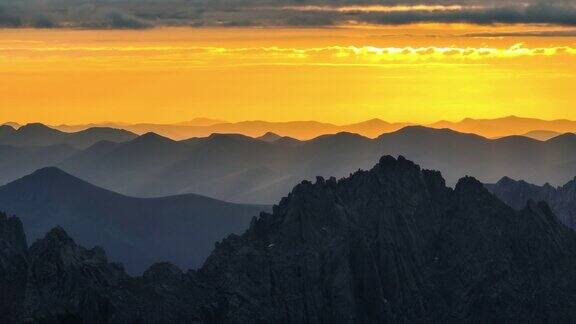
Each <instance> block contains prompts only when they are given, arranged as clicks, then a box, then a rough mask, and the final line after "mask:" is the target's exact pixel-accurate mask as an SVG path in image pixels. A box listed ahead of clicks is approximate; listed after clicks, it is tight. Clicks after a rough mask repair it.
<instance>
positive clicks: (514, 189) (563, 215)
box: [486, 177, 576, 229]
mask: <svg viewBox="0 0 576 324" xmlns="http://www.w3.org/2000/svg"><path fill="white" fill-rule="evenodd" d="M486 188H488V190H490V191H491V192H493V193H494V194H495V195H496V196H498V198H500V199H501V200H502V201H504V202H506V203H507V204H509V205H510V206H512V207H513V208H515V209H521V208H523V206H525V205H526V203H527V202H528V201H529V200H535V201H545V202H546V203H547V204H548V205H550V207H551V208H552V210H553V211H554V213H555V214H556V215H557V216H558V217H559V218H560V221H561V222H562V223H564V224H565V225H566V226H568V227H570V228H572V229H576V178H574V180H572V181H570V182H568V183H566V184H565V185H564V186H561V187H552V186H551V185H549V184H545V185H543V186H537V185H534V184H530V183H528V182H526V181H523V180H520V181H516V180H512V179H510V178H508V177H504V178H502V179H501V180H500V181H498V182H497V183H496V184H487V185H486Z"/></svg>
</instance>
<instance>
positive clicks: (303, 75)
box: [0, 25, 576, 123]
mask: <svg viewBox="0 0 576 324" xmlns="http://www.w3.org/2000/svg"><path fill="white" fill-rule="evenodd" d="M445 27H446V26H434V25H430V26H412V27H407V28H392V27H390V28H377V29H376V28H359V29H331V30H326V29H272V30H270V29H250V28H245V29H241V28H240V29H231V30H230V29H226V30H225V29H197V30H191V29H159V30H149V31H108V32H96V31H72V30H70V31H49V30H44V31H14V30H13V31H3V32H0V71H2V74H3V77H2V79H0V98H2V99H1V100H2V102H0V107H1V108H0V114H1V115H3V116H4V115H6V114H8V113H10V114H9V116H11V117H10V118H12V119H16V120H19V121H31V120H45V121H49V122H52V123H60V122H72V123H74V122H89V121H99V120H111V119H112V120H118V121H153V122H171V121H179V120H184V119H189V118H192V117H195V116H208V117H213V118H221V119H226V120H241V119H268V120H301V119H318V120H325V121H332V122H338V123H346V122H353V121H358V120H362V119H369V118H373V117H380V118H383V119H387V120H391V121H416V122H421V121H424V122H425V121H434V120H437V119H459V118H463V117H495V116H501V115H505V114H519V115H529V116H536V117H542V118H558V117H566V118H576V113H575V112H574V110H573V109H572V107H573V103H572V102H571V101H572V100H571V99H570V98H571V93H572V91H573V90H572V89H571V88H572V85H573V84H574V82H575V81H576V72H575V71H576V64H575V63H574V62H575V61H576V41H575V40H574V38H571V37H534V36H530V37H499V36H497V32H500V31H501V30H499V29H498V28H495V27H475V28H471V27H467V26H449V27H447V28H445ZM518 29H519V27H514V28H507V29H506V30H505V31H507V32H508V31H510V30H512V31H513V32H517V31H518ZM549 30H550V27H542V28H538V30H537V31H549ZM480 32H481V33H490V35H492V34H494V36H490V37H469V36H463V35H465V34H469V33H480ZM408 34H409V35H408Z"/></svg>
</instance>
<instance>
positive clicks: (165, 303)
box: [0, 156, 576, 323]
mask: <svg viewBox="0 0 576 324" xmlns="http://www.w3.org/2000/svg"><path fill="white" fill-rule="evenodd" d="M0 208H1V205H0ZM6 222H9V221H8V220H7V218H6V217H3V218H0V229H1V228H6V226H5V225H4V223H6ZM10 222H12V223H17V221H16V220H13V219H10ZM13 227H14V226H13ZM19 228H20V230H19ZM13 231H16V232H18V233H17V234H15V235H12V236H7V235H5V234H4V233H5V231H0V233H2V236H0V240H3V241H6V242H9V244H7V245H8V246H18V245H19V244H17V243H15V242H22V241H24V242H25V240H22V239H21V238H20V239H13V238H14V237H21V236H23V233H22V231H21V226H15V229H14V230H13ZM5 245H6V244H5ZM5 251H6V250H5V249H4V250H1V251H0V260H21V259H22V258H24V259H25V260H26V261H27V262H26V265H25V269H26V273H27V274H28V276H27V278H34V280H33V281H29V283H28V285H26V288H25V291H24V292H23V293H22V290H21V285H19V284H20V281H11V282H10V284H11V285H12V286H10V287H9V288H10V289H13V291H15V292H17V293H18V294H20V295H22V296H24V297H23V300H24V302H23V306H22V307H21V308H19V307H12V308H6V309H8V310H11V311H12V313H10V314H11V315H10V316H12V318H22V316H24V317H25V318H29V319H34V320H36V321H42V320H44V321H50V320H56V319H57V320H62V319H64V318H68V319H70V318H72V319H76V320H82V319H84V320H88V319H98V320H97V321H99V322H113V323H126V322H149V323H159V322H166V321H168V322H198V323H223V322H225V323H270V322H276V323H303V322H305V323H384V322H397V323H398V322H400V323H403V322H405V323H408V322H433V323H445V322H455V321H466V322H520V321H522V322H549V321H560V322H565V321H568V320H570V319H573V318H576V307H574V306H576V297H574V296H576V294H575V293H576V274H574V272H573V271H571V270H572V269H573V268H574V266H576V234H575V233H574V232H573V231H571V230H569V229H568V228H566V227H565V226H564V225H562V224H561V223H560V222H559V221H558V220H557V218H556V216H555V215H554V214H553V213H552V212H551V210H550V209H549V208H548V206H547V205H546V204H543V203H535V202H532V201H530V202H529V203H528V204H527V205H526V206H525V207H524V208H523V209H522V210H520V211H515V210H514V209H512V208H511V207H509V206H508V205H506V204H505V203H503V202H502V201H500V200H499V199H498V198H496V197H495V196H494V195H493V194H491V193H490V192H489V191H487V190H486V189H485V188H484V186H483V185H482V184H481V183H480V182H479V181H477V180H476V179H474V178H471V177H466V178H462V179H461V180H459V181H458V183H457V185H456V186H455V188H454V189H451V188H449V187H447V186H446V184H445V181H444V179H443V178H442V176H441V175H440V173H439V172H436V171H429V170H422V169H420V167H419V166H417V165H416V164H414V163H413V162H410V161H408V160H406V159H404V158H402V157H399V158H398V159H395V158H392V157H389V156H385V157H383V158H381V159H380V161H379V163H378V164H377V165H376V166H375V167H373V168H372V169H370V170H368V171H357V172H355V173H354V174H352V175H351V176H350V177H348V178H344V179H341V180H336V179H334V178H330V179H324V178H321V177H319V178H317V180H316V182H314V183H312V182H310V181H304V182H302V183H301V184H299V185H297V186H296V187H295V188H294V189H293V190H292V192H291V193H290V194H289V195H288V196H287V197H285V198H283V199H282V200H281V201H280V203H279V204H278V205H277V206H274V208H273V211H272V213H261V214H260V216H259V217H257V218H254V219H253V221H252V223H251V225H250V228H249V229H248V230H247V231H246V232H245V233H244V234H242V235H230V236H229V237H227V238H226V239H224V240H223V241H222V242H221V243H219V244H217V246H216V248H215V250H214V251H213V252H212V254H211V256H210V257H209V258H208V260H207V261H206V262H205V264H204V265H203V266H202V267H201V268H200V269H198V270H197V271H188V272H182V271H180V270H179V269H178V268H176V267H174V266H172V265H170V264H168V263H161V264H156V265H154V266H152V267H151V268H150V269H149V270H147V271H146V272H145V274H144V275H143V276H141V277H136V278H132V277H129V276H127V275H125V273H124V272H123V271H122V269H121V268H119V267H118V266H116V265H114V264H110V263H108V262H107V261H106V258H105V257H104V255H103V253H102V251H101V250H99V249H95V250H86V249H83V248H80V247H78V246H77V245H76V244H75V243H73V241H72V240H71V239H69V238H68V237H67V235H65V232H64V231H62V230H61V229H56V230H54V231H52V232H50V233H49V234H48V235H47V236H46V237H45V238H44V239H41V240H40V241H38V242H36V243H34V244H33V245H32V247H31V248H30V249H28V250H27V253H19V251H20V250H18V249H8V251H9V252H10V251H15V252H10V253H8V255H16V256H19V257H12V258H7V257H5V255H6V252H5ZM72 256H73V257H72ZM0 264H1V265H2V266H3V267H7V266H12V267H13V268H14V267H16V265H17V264H19V263H18V262H16V261H10V262H4V263H0ZM0 273H3V272H0ZM29 280H30V279H29ZM0 282H6V281H0ZM48 298H49V299H50V300H49V301H48V300H47V299H48ZM42 305H47V306H49V307H46V306H42ZM3 311H4V309H3ZM3 314H6V312H3Z"/></svg>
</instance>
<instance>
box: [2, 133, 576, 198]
mask: <svg viewBox="0 0 576 324" xmlns="http://www.w3.org/2000/svg"><path fill="white" fill-rule="evenodd" d="M23 128H24V130H22V129H23ZM23 128H21V129H19V130H18V132H23V133H26V132H27V131H26V128H32V129H35V128H38V129H41V130H42V132H44V131H45V129H44V127H39V126H38V125H37V126H35V127H32V126H24V127H23ZM10 129H11V128H6V130H5V132H15V130H14V129H12V130H10ZM91 131H92V132H94V129H91ZM49 132H56V135H55V138H57V139H59V140H58V141H59V142H62V134H61V132H60V131H55V130H51V131H49ZM86 132H88V131H86ZM63 134H68V135H65V136H74V138H78V136H79V135H78V134H81V133H63ZM133 136H134V135H133ZM133 136H129V137H128V139H127V140H126V141H122V140H121V139H120V138H116V140H114V141H110V140H101V141H98V142H96V143H95V144H93V145H91V146H89V147H87V148H85V149H81V148H74V147H72V146H71V145H69V144H57V145H51V146H19V145H16V144H18V143H13V144H12V145H4V146H3V145H0V153H3V154H0V167H2V168H0V184H4V183H7V182H9V181H13V180H15V179H18V178H20V177H22V176H24V175H26V174H29V173H30V172H33V171H34V170H36V169H38V168H42V167H47V166H57V167H59V168H61V169H63V170H65V171H67V172H68V173H71V174H73V175H75V176H77V177H79V178H81V179H85V180H87V181H89V182H91V183H94V184H96V185H98V186H100V187H103V188H106V189H110V190H113V191H116V192H120V193H122V194H126V195H130V196H138V197H158V196H166V195H175V194H185V193H197V194H201V195H205V196H209V197H214V198H217V199H221V200H226V201H233V202H240V203H256V204H270V203H272V202H274V201H276V200H277V199H279V197H281V196H282V195H283V193H285V192H286V191H288V190H289V189H290V188H292V187H293V186H294V185H295V184H297V183H298V182H299V181H300V180H301V179H312V178H314V176H316V175H322V176H336V177H342V176H346V175H348V174H350V173H351V172H353V171H355V170H357V169H359V168H364V169H365V168H368V167H369V166H370V164H371V161H373V160H374V159H376V158H377V157H378V156H380V155H382V154H391V155H404V156H406V157H409V158H410V159H413V160H414V161H417V162H418V163H422V164H427V165H430V166H431V167H433V168H435V169H438V170H440V171H442V172H443V174H444V175H445V176H446V179H447V180H448V183H449V184H450V185H453V184H455V183H456V181H457V180H458V178H460V177H462V176H464V175H473V176H475V177H477V178H478V179H480V180H481V181H483V182H487V183H494V182H496V181H498V180H499V179H500V178H501V177H503V176H510V177H514V178H522V179H526V180H527V181H529V182H532V183H536V184H544V183H546V182H550V183H551V184H553V185H560V184H563V183H566V182H567V181H569V180H571V179H572V178H573V177H574V175H575V173H576V172H575V171H574V170H576V135H575V134H573V133H566V134H562V135H559V136H556V137H554V138H551V139H549V140H546V141H539V140H534V139H531V138H528V137H524V136H508V137H502V138H498V139H488V138H484V137H481V136H478V135H474V134H467V133H460V132H456V131H453V130H449V129H435V128H427V127H423V126H408V127H405V128H402V129H400V130H398V131H395V132H390V133H385V134H382V135H381V136H378V137H376V138H374V139H371V138H367V137H363V136H361V135H358V134H355V133H349V132H348V133H337V134H328V135H322V136H319V137H316V138H314V139H311V140H307V141H300V140H297V139H295V138H292V137H287V136H281V135H278V134H276V133H270V132H269V133H266V134H265V135H264V136H261V137H259V138H252V137H248V136H245V135H241V134H212V135H210V136H207V137H195V138H189V139H186V140H183V141H175V140H172V139H170V138H167V137H164V136H161V135H159V134H155V133H146V134H143V135H141V136H138V137H133ZM49 137H50V136H46V135H44V136H40V137H39V138H40V139H42V138H44V139H46V138H49ZM66 138H68V137H64V139H66ZM97 138H102V137H101V136H95V137H92V139H93V140H96V139H97ZM44 141H45V142H44V143H43V144H49V143H50V142H58V141H54V140H50V141H46V140H44ZM67 143H70V142H67ZM76 143H78V142H76ZM84 143H85V144H82V145H79V144H76V145H77V146H84V145H87V144H88V143H89V142H84Z"/></svg>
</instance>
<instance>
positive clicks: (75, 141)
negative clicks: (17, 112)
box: [0, 123, 137, 149]
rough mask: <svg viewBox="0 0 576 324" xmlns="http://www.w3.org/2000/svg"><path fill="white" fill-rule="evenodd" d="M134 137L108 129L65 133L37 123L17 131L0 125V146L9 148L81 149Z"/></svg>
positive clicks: (93, 128)
mask: <svg viewBox="0 0 576 324" xmlns="http://www.w3.org/2000/svg"><path fill="white" fill-rule="evenodd" d="M136 136H137V135H136V134H134V133H131V132H129V131H126V130H123V129H116V128H109V127H92V128H88V129H84V130H81V131H78V132H74V133H67V132H63V131H60V130H57V129H54V128H50V127H48V126H46V125H43V124H39V123H35V124H27V125H24V126H22V127H19V128H18V129H16V128H14V127H12V126H10V125H0V145H10V146H50V145H58V144H63V145H69V146H72V147H75V148H79V149H82V148H87V147H89V146H91V145H93V144H95V143H97V142H99V141H111V142H125V141H128V140H131V139H134V138H136Z"/></svg>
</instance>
